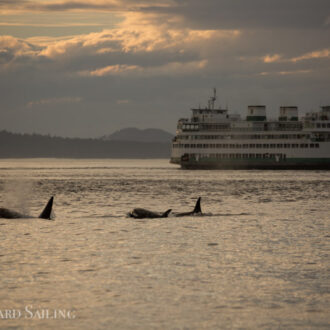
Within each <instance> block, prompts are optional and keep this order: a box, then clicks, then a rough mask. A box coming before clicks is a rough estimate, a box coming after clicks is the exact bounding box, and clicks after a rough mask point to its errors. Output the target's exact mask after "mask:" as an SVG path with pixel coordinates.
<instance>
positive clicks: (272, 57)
mask: <svg viewBox="0 0 330 330" xmlns="http://www.w3.org/2000/svg"><path fill="white" fill-rule="evenodd" d="M281 58H282V56H281V55H279V54H274V55H266V56H264V57H262V60H263V61H264V63H274V62H279V61H280V60H281Z"/></svg>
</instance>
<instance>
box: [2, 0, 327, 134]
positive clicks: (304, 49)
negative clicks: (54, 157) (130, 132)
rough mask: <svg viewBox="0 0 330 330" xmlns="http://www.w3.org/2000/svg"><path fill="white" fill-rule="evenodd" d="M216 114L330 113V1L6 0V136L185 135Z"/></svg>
mask: <svg viewBox="0 0 330 330" xmlns="http://www.w3.org/2000/svg"><path fill="white" fill-rule="evenodd" d="M214 87H216V88H217V95H218V100H217V102H218V103H217V104H218V105H219V106H222V107H228V109H229V111H230V112H231V113H239V114H241V115H242V116H243V117H244V116H245V115H246V109H247V106H248V105H256V104H259V105H266V106H267V114H268V117H270V118H276V117H277V116H278V112H279V107H280V106H283V105H289V106H292V105H296V106H298V107H299V111H300V114H301V115H302V114H304V113H306V112H309V111H311V110H318V109H319V107H320V106H322V105H330V1H329V0H125V1H124V0H34V1H33V0H0V130H7V131H12V132H19V133H39V134H50V135H56V136H65V137H100V136H103V135H105V134H110V133H112V132H114V131H116V130H119V129H122V128H126V127H137V128H161V129H164V130H166V131H169V132H171V133H174V132H175V129H176V124H177V120H178V119H179V118H187V117H190V115H191V111H190V109H191V108H192V107H198V106H199V105H201V106H204V105H206V103H207V99H208V98H209V96H211V94H212V88H214Z"/></svg>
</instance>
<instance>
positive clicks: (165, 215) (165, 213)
mask: <svg viewBox="0 0 330 330" xmlns="http://www.w3.org/2000/svg"><path fill="white" fill-rule="evenodd" d="M171 211H172V209H168V210H167V211H165V212H164V213H163V214H162V218H167V217H168V215H169V214H170V212H171Z"/></svg>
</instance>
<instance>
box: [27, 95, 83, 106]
mask: <svg viewBox="0 0 330 330" xmlns="http://www.w3.org/2000/svg"><path fill="white" fill-rule="evenodd" d="M81 101H82V98H81V97H60V98H49V99H41V100H36V101H30V102H28V103H27V105H26V106H27V108H33V107H34V106H40V105H56V104H71V103H80V102H81Z"/></svg>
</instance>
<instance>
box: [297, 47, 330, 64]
mask: <svg viewBox="0 0 330 330" xmlns="http://www.w3.org/2000/svg"><path fill="white" fill-rule="evenodd" d="M321 58H330V48H327V49H322V50H316V51H313V52H309V53H307V54H303V55H301V56H297V57H294V58H292V59H291V61H292V62H299V61H303V60H311V59H321Z"/></svg>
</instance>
